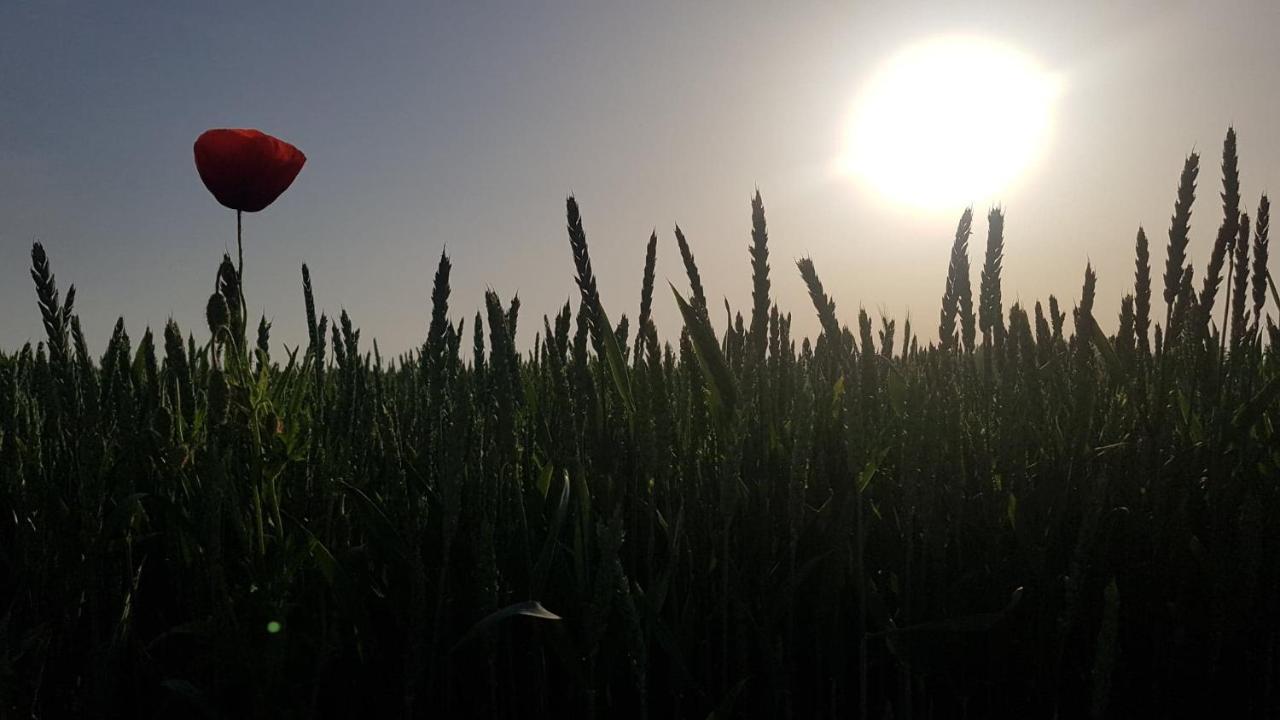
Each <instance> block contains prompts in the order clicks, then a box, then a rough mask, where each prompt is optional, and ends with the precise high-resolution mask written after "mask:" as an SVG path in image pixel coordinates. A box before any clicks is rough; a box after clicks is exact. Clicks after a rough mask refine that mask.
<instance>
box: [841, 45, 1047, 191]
mask: <svg viewBox="0 0 1280 720" xmlns="http://www.w3.org/2000/svg"><path fill="white" fill-rule="evenodd" d="M1060 86H1061V81H1060V80H1059V78H1058V77H1057V76H1056V75H1054V74H1053V73H1050V72H1048V71H1047V70H1045V69H1044V68H1043V67H1042V66H1041V65H1040V64H1039V63H1038V62H1036V60H1035V59H1034V58H1032V57H1030V56H1028V55H1027V54H1026V53H1023V52H1021V51H1020V50H1018V49H1017V48H1014V47H1011V46H1009V45H1005V44H1002V43H1000V42H996V41H993V40H989V39H983V38H976V37H956V36H953V37H940V38H933V39H929V40H925V41H923V42H919V43H916V44H913V45H910V46H907V47H906V48H904V49H903V50H901V51H900V52H898V53H897V54H895V55H894V56H893V57H891V58H890V59H889V60H888V61H887V62H885V63H884V65H882V66H881V67H880V68H878V70H877V71H876V72H875V74H874V75H873V77H872V78H871V79H870V81H869V82H868V83H867V84H866V86H865V87H864V88H862V90H861V91H860V92H859V93H858V96H857V99H856V100H855V102H854V104H853V110H852V112H851V113H850V117H849V121H848V122H847V123H846V126H845V138H844V148H843V151H842V152H841V154H840V156H839V158H838V160H837V167H838V169H839V171H840V173H841V174H843V175H848V176H852V177H854V178H856V179H857V180H858V181H859V182H861V183H864V184H865V185H867V186H869V187H870V188H872V189H874V190H875V191H877V192H879V193H880V194H882V195H883V196H884V197H886V198H888V199H890V200H892V201H894V202H897V203H901V204H903V205H906V206H909V207H913V208H917V209H926V210H941V209H948V210H949V209H953V208H954V207H956V206H957V205H965V204H969V203H973V202H976V201H990V200H994V199H998V198H997V197H996V196H998V195H999V194H1000V193H1002V192H1004V191H1005V190H1006V189H1007V188H1009V187H1010V186H1011V185H1012V184H1013V183H1014V182H1016V181H1017V180H1018V179H1019V178H1020V177H1022V176H1023V175H1024V174H1025V173H1026V171H1027V170H1028V169H1029V168H1031V167H1032V166H1033V165H1034V164H1035V162H1036V161H1037V160H1038V159H1039V157H1040V156H1041V155H1042V154H1043V152H1044V150H1045V147H1046V146H1047V144H1048V141H1049V136H1050V131H1051V129H1052V127H1051V126H1052V120H1053V109H1054V105H1055V102H1056V100H1057V97H1058V95H1059V90H1060Z"/></svg>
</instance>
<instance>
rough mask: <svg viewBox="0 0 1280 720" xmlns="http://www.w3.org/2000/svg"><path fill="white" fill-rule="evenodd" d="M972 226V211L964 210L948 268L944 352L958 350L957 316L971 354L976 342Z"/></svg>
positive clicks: (940, 327) (941, 333)
mask: <svg viewBox="0 0 1280 720" xmlns="http://www.w3.org/2000/svg"><path fill="white" fill-rule="evenodd" d="M972 226H973V208H971V207H970V208H965V210H964V213H962V214H961V215H960V222H959V223H958V224H957V225H956V237H955V241H954V243H953V244H952V246H951V259H950V262H949V263H948V265H947V286H946V289H945V290H944V291H943V293H942V313H941V317H940V318H939V322H938V337H939V340H940V342H941V344H942V347H943V348H944V349H946V348H954V347H956V315H957V314H958V315H959V316H960V324H961V329H962V334H963V336H964V339H965V347H966V348H968V349H970V350H972V349H973V340H974V327H973V325H974V322H973V293H972V290H971V288H970V284H969V234H970V233H971V232H972Z"/></svg>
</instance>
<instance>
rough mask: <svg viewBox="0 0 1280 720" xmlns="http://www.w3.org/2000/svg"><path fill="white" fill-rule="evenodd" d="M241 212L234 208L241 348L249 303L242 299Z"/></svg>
mask: <svg viewBox="0 0 1280 720" xmlns="http://www.w3.org/2000/svg"><path fill="white" fill-rule="evenodd" d="M240 215H241V212H240V211H239V210H236V253H237V255H238V256H239V257H238V260H239V263H240V264H239V265H238V266H237V267H236V279H237V280H239V281H240V328H239V335H240V345H241V347H242V348H243V347H244V345H245V339H246V337H247V335H246V332H247V328H248V327H249V320H248V317H249V303H248V301H246V300H245V299H244V228H243V225H242V224H241V222H240Z"/></svg>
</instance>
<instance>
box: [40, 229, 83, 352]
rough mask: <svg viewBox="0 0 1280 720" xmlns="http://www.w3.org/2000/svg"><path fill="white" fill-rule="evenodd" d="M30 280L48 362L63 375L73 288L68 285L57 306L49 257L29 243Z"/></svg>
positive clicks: (73, 296) (74, 290) (72, 304)
mask: <svg viewBox="0 0 1280 720" xmlns="http://www.w3.org/2000/svg"><path fill="white" fill-rule="evenodd" d="M31 279H32V280H34V281H35V284H36V301H37V303H38V304H39V305H40V317H41V319H42V320H43V321H44V331H45V334H46V335H47V336H48V338H49V361H50V363H51V364H52V365H53V366H54V367H56V368H58V369H59V372H65V371H67V370H68V369H69V368H70V364H69V363H70V359H71V356H70V353H69V352H68V346H67V329H68V327H69V325H68V324H69V323H70V320H71V310H72V307H73V306H74V304H75V299H76V287H75V285H72V286H71V287H69V288H68V289H67V300H66V302H65V303H60V302H59V300H58V284H57V282H55V280H54V276H53V270H52V269H51V268H50V267H49V256H48V255H46V254H45V252H44V246H43V245H41V244H40V243H33V244H32V246H31Z"/></svg>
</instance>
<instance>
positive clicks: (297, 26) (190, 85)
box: [0, 0, 1280, 354]
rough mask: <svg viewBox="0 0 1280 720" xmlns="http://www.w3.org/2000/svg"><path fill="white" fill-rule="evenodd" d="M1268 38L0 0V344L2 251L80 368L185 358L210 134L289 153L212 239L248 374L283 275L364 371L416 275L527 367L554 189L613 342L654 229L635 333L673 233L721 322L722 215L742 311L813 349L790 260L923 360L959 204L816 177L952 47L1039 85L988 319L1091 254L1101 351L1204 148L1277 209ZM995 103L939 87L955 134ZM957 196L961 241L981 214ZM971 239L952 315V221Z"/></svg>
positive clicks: (1074, 18) (1128, 15)
mask: <svg viewBox="0 0 1280 720" xmlns="http://www.w3.org/2000/svg"><path fill="white" fill-rule="evenodd" d="M1278 30H1280V3H1275V2H1257V3H1227V2H1215V3H1208V2H1204V3H1177V2H1107V3H1087V2H1063V3H1055V4H1053V5H1050V4H1037V3H1031V2H1009V3H982V2H965V3H937V4H909V3H896V2H895V3H814V4H805V3H780V2H733V3H710V2H707V3H689V2H670V3H666V2H643V3H636V2H617V3H614V2H554V3H552V2H547V3H540V2H510V3H503V4H499V3H488V2H459V3H454V4H449V5H441V6H428V5H427V4H425V3H419V2H404V3H380V2H360V3H350V4H348V5H347V6H346V7H341V6H340V5H339V4H338V3H329V2H324V3H315V2H305V3H304V2H298V3H283V2H279V3H259V2H218V3H209V2H201V3H185V2H163V3H162V2H90V1H87V0H86V1H84V2H70V1H59V0H38V1H30V2H26V1H23V0H4V2H0V307H2V308H3V312H2V313H0V347H3V348H5V349H6V350H13V349H15V348H16V347H17V346H19V345H20V344H21V343H22V342H24V341H26V340H28V339H31V340H37V339H40V338H41V337H42V332H43V331H42V328H41V325H40V321H39V312H38V310H37V308H36V304H35V294H34V291H33V286H32V283H31V280H30V277H29V275H28V267H29V264H30V257H29V252H30V247H31V243H32V241H33V240H39V241H41V242H43V243H44V245H45V247H46V249H47V250H48V252H49V255H50V257H51V261H52V263H53V267H54V270H55V272H56V273H57V277H58V281H59V283H60V285H61V286H62V288H63V289H64V290H65V288H66V285H67V284H68V283H74V284H75V285H76V287H77V310H78V311H79V314H80V315H81V318H82V321H83V324H84V327H85V330H86V333H87V335H88V337H89V341H90V343H91V345H92V347H93V350H94V352H95V353H97V352H101V350H102V348H103V347H104V344H105V341H106V338H107V336H108V334H109V332H110V329H111V326H112V324H113V323H114V321H115V319H116V317H118V316H121V315H123V316H124V317H125V318H126V324H127V327H128V329H129V331H130V333H131V335H132V336H133V338H134V339H135V340H137V338H139V337H140V336H141V334H142V331H143V329H144V327H145V326H147V325H150V326H151V327H152V328H156V329H158V328H160V327H162V326H163V324H164V322H165V320H166V318H168V317H170V316H172V317H174V318H176V319H177V320H178V322H179V323H180V324H181V325H182V327H183V328H184V330H188V331H194V332H195V334H196V336H197V338H204V337H205V336H206V335H207V330H206V329H205V327H204V320H203V309H204V305H205V302H206V300H207V298H208V294H209V292H210V291H211V289H212V285H213V279H214V273H215V271H216V269H217V264H218V260H219V258H220V257H221V254H222V252H223V251H224V250H225V249H228V248H230V249H231V250H232V251H233V252H234V246H235V220H234V213H233V212H232V211H230V210H226V209H224V208H222V207H221V206H219V205H218V204H217V203H216V202H215V201H214V200H213V199H212V198H211V197H210V196H209V194H208V193H207V192H206V191H205V189H204V187H203V186H202V185H201V183H200V181H199V178H198V177H197V175H196V172H195V169H194V166H193V163H192V155H191V145H192V142H193V141H194V140H195V138H196V136H197V135H198V134H199V133H200V132H201V131H203V130H205V129H206V128H209V127H224V126H231V127H258V128H261V129H263V130H265V131H267V132H270V133H273V134H276V135H279V136H280V137H282V138H284V139H286V140H289V141H290V142H293V143H294V144H296V145H297V146H298V147H300V148H301V149H302V150H303V151H304V152H306V153H307V155H308V158H309V160H308V163H307V166H306V167H305V168H304V169H303V171H302V173H301V175H300V176H299V178H298V180H297V181H296V182H295V183H294V186H293V187H292V188H291V189H290V190H289V192H287V193H286V194H285V195H284V196H283V197H282V198H281V199H280V200H278V201H277V202H276V203H275V204H274V205H273V206H271V207H270V208H268V209H267V210H265V211H264V212H262V213H259V214H256V215H249V216H246V218H245V228H246V247H245V253H246V261H247V267H246V272H245V275H246V277H245V281H246V286H247V292H248V296H249V300H250V304H251V307H252V308H258V309H263V308H265V311H266V313H267V315H268V317H269V318H271V319H273V320H274V323H275V331H274V333H273V339H274V340H275V341H276V347H277V348H278V347H279V345H278V343H279V342H285V343H288V344H289V345H294V344H297V343H298V342H299V341H300V340H301V339H302V338H303V337H304V336H305V329H304V324H305V323H304V312H303V303H302V288H301V279H300V276H299V266H300V264H301V263H303V262H307V263H308V264H309V265H310V267H311V271H312V274H313V279H314V282H315V287H316V293H317V303H318V304H319V305H320V307H321V308H322V309H324V310H326V311H328V312H329V313H330V314H335V313H337V312H338V311H339V310H340V309H342V308H345V309H346V310H347V311H348V312H349V313H350V314H351V316H352V318H353V320H354V321H355V322H356V324H357V325H359V326H361V327H362V328H363V336H364V337H365V338H377V339H378V340H379V344H380V347H381V348H382V350H383V352H384V354H388V353H398V352H401V351H404V350H406V349H409V348H411V347H415V346H416V345H417V344H419V343H420V342H421V339H422V338H423V337H425V334H426V326H427V322H428V320H429V316H430V291H431V287H430V284H431V276H432V273H433V271H434V269H435V264H436V261H437V259H438V257H439V254H440V252H441V249H442V248H443V247H445V246H447V247H448V252H449V254H450V256H451V257H452V258H453V262H454V275H453V296H452V302H451V306H452V315H453V316H454V318H455V319H457V318H459V317H462V316H463V315H465V316H467V317H468V318H470V317H471V316H472V315H473V314H474V312H475V310H476V309H477V308H478V307H479V306H480V305H481V304H482V302H483V292H484V289H485V288H486V287H492V288H494V289H495V290H496V291H497V292H498V293H499V294H500V295H501V296H502V298H503V299H504V300H508V299H509V298H510V297H511V295H513V294H514V293H516V292H518V293H519V295H520V299H521V301H522V303H523V310H522V312H521V317H522V318H523V319H524V322H522V323H521V325H522V329H521V332H520V342H521V344H522V345H524V346H526V347H527V346H528V345H530V344H531V343H532V340H533V336H534V332H535V331H536V330H537V329H538V328H540V326H541V323H540V321H538V319H539V318H540V316H541V315H542V314H543V313H551V312H553V311H555V310H556V309H557V308H558V307H560V306H561V305H562V304H563V303H564V301H565V300H566V299H567V298H569V297H571V296H572V295H573V294H574V293H575V292H576V290H575V287H574V285H573V282H572V275H573V265H572V262H571V256H570V252H569V246H568V242H567V238H566V234H565V230H564V198H565V196H566V195H567V194H569V193H574V194H576V196H577V198H578V200H579V202H580V203H581V205H582V209H583V216H584V221H585V226H586V230H587V236H588V239H589V242H590V247H591V252H592V259H593V261H594V264H595V269H596V273H597V275H598V277H599V281H600V287H601V292H602V295H603V299H604V302H605V306H606V307H607V308H608V310H609V313H610V315H611V316H613V317H614V318H617V317H618V316H620V315H622V314H623V313H626V314H628V315H630V316H632V318H633V320H634V316H635V313H636V311H637V306H638V302H639V287H640V279H641V270H642V266H643V257H644V243H645V241H646V240H647V239H648V236H649V232H650V230H651V229H654V228H656V229H657V231H658V235H659V239H660V244H659V262H658V278H659V283H660V285H659V288H658V290H657V300H656V302H655V316H656V319H657V322H658V325H659V331H660V332H661V333H663V334H664V335H665V336H666V337H668V338H669V337H672V334H673V333H674V332H675V330H676V328H677V327H678V324H677V323H678V320H677V318H678V312H677V310H676V308H675V306H674V301H673V300H672V299H671V298H670V297H669V295H668V293H667V292H666V289H665V283H664V282H663V281H664V280H665V279H667V278H669V279H671V280H672V281H674V282H675V284H676V285H677V287H679V288H681V289H684V288H687V282H686V281H685V280H684V276H683V270H682V268H681V266H680V263H679V256H678V253H677V251H676V246H675V240H674V237H673V233H672V228H673V225H674V224H675V223H677V222H678V223H680V225H681V227H682V228H683V230H684V231H685V233H686V235H687V236H688V238H689V240H690V242H691V244H692V246H693V250H694V253H695V254H696V256H697V259H698V262H699V265H700V267H701V270H702V276H703V279H704V282H705V284H706V287H707V292H708V295H709V296H710V297H711V300H712V305H713V308H714V307H719V306H720V305H721V304H722V303H721V301H720V298H722V297H728V299H729V301H730V302H731V303H732V304H733V305H734V306H735V308H742V309H743V310H744V311H745V310H746V309H748V308H749V303H750V269H749V266H748V256H747V253H746V246H747V243H748V241H749V231H750V206H749V198H750V195H751V193H752V192H753V190H754V189H755V188H756V187H759V188H760V190H761V192H762V194H763V197H764V201H765V207H766V212H767V215H768V221H769V231H770V241H771V244H770V250H771V257H772V265H773V287H774V292H775V296H776V298H777V299H778V301H779V302H780V304H781V305H782V307H783V308H784V310H786V309H789V310H790V311H792V313H793V314H794V315H795V318H796V320H795V324H796V327H797V328H798V329H799V330H800V331H801V332H803V333H805V334H811V333H813V332H814V331H816V329H817V322H816V320H815V319H814V317H813V312H812V307H811V305H810V304H809V302H808V299H807V297H806V296H805V294H804V291H803V286H802V283H801V281H800V278H799V276H798V273H797V272H796V271H795V266H794V263H793V260H794V259H796V258H799V257H802V256H804V255H812V257H813V259H814V261H815V263H816V265H817V268H818V272H819V274H820V275H821V277H822V279H823V281H824V283H825V284H826V286H827V289H828V292H830V293H831V294H832V295H833V296H834V299H835V301H836V303H837V310H838V313H839V315H840V317H841V320H842V321H843V322H845V323H848V324H850V325H853V324H854V323H855V321H856V314H855V313H856V311H857V308H858V307H859V306H864V307H866V308H867V309H868V310H869V311H871V312H872V313H873V314H874V313H876V312H880V311H883V312H886V313H888V314H890V315H893V316H897V317H899V318H901V317H903V316H905V315H906V314H907V313H908V312H910V314H911V316H912V318H913V325H914V326H915V327H916V328H917V329H918V330H919V331H920V333H921V334H922V336H923V337H924V339H931V338H932V337H933V336H934V335H935V334H936V327H937V315H938V307H939V297H940V296H941V293H942V289H943V284H944V280H945V275H946V267H947V257H948V252H949V248H950V242H951V236H952V234H953V232H954V228H955V222H956V219H957V218H958V216H959V214H960V212H961V210H962V209H963V204H958V205H957V206H956V207H954V208H949V209H947V210H946V211H941V210H940V211H938V212H920V211H917V210H910V209H907V208H903V207H900V206H896V205H894V204H891V203H886V202H884V201H883V199H881V198H879V197H877V196H875V195H874V194H872V193H869V192H867V190H866V189H865V188H863V187H861V186H859V185H857V184H856V183H854V182H852V181H849V180H845V179H840V178H835V177H833V176H832V175H831V173H830V172H829V168H830V166H831V164H832V161H833V159H834V158H835V157H836V155H837V154H838V153H839V152H840V150H841V144H842V141H843V140H842V138H843V134H844V125H845V123H846V118H847V116H848V111H849V108H850V104H851V102H852V100H853V99H854V97H855V96H856V94H857V92H858V89H859V87H860V86H861V85H862V84H863V83H865V82H867V80H868V79H869V77H870V73H871V72H872V71H873V70H874V69H875V68H876V66H877V64H879V63H881V62H883V60H884V59H885V58H886V57H888V56H889V55H891V54H892V53H893V52H894V51H895V50H897V49H899V48H901V47H902V46H904V45H907V44H909V43H911V42H914V41H918V40H920V39H923V38H927V37H929V36H932V35H937V34H944V33H957V32H963V33H968V34H971V35H973V34H976V35H984V36H989V37H991V38H993V39H997V40H999V41H1001V42H1004V43H1008V44H1012V45H1015V46H1017V47H1019V48H1021V49H1022V50H1023V51H1025V52H1027V53H1029V54H1031V55H1033V56H1034V57H1036V58H1037V59H1038V60H1039V61H1040V63H1041V64H1043V65H1044V66H1045V67H1046V68H1048V69H1050V70H1052V71H1053V72H1055V73H1059V74H1060V75H1061V77H1062V78H1063V80H1064V89H1063V95H1062V97H1061V99H1060V101H1059V105H1058V107H1057V111H1056V113H1055V117H1054V128H1053V131H1052V134H1051V138H1050V142H1049V145H1048V147H1047V148H1046V150H1045V152H1044V154H1043V158H1042V159H1041V161H1040V162H1039V163H1037V165H1036V166H1035V167H1034V168H1032V169H1031V170H1030V171H1029V172H1028V173H1027V174H1026V175H1025V176H1024V177H1023V178H1022V179H1021V180H1020V181H1019V182H1018V183H1017V184H1016V185H1015V186H1012V187H1009V188H1007V189H1006V191H1005V192H1003V193H1002V194H1001V196H1000V197H999V198H998V200H999V201H1000V202H1001V203H1002V204H1003V205H1004V207H1005V208H1006V212H1007V222H1006V260H1005V273H1004V278H1005V280H1004V298H1005V303H1006V307H1007V305H1008V304H1009V303H1011V302H1012V301H1013V300H1016V299H1022V300H1023V301H1025V302H1031V301H1034V300H1035V299H1043V298H1047V296H1048V294H1049V293H1056V294H1057V295H1058V297H1059V298H1060V300H1062V301H1063V304H1064V305H1065V306H1068V307H1069V306H1070V305H1071V304H1072V303H1073V302H1074V301H1075V299H1076V298H1077V297H1078V295H1079V288H1080V282H1081V277H1082V275H1083V270H1084V266H1085V262H1086V260H1088V259H1091V260H1092V261H1093V263H1094V266H1095V267H1096V268H1097V269H1098V272H1099V283H1098V293H1099V294H1098V306H1097V307H1098V310H1097V311H1096V312H1097V313H1098V315H1099V317H1101V318H1104V325H1105V324H1107V323H1106V322H1105V319H1106V318H1110V317H1114V314H1115V312H1116V311H1117V310H1118V307H1119V298H1120V296H1121V294H1122V293H1124V292H1126V291H1127V290H1128V289H1129V288H1130V286H1131V284H1132V275H1133V239H1134V234H1135V231H1136V230H1137V227H1138V225H1139V224H1140V223H1141V224H1144V225H1145V226H1146V228H1147V231H1148V235H1149V236H1150V237H1151V239H1152V243H1153V249H1152V265H1153V267H1155V266H1160V265H1162V264H1163V261H1164V252H1163V244H1164V242H1165V239H1166V233H1167V229H1168V223H1169V214H1170V212H1171V210H1172V207H1173V200H1174V190H1175V188H1176V184H1177V176H1178V171H1179V170H1180V168H1181V165H1182V161H1183V158H1184V157H1185V155H1186V154H1187V153H1188V152H1189V151H1191V150H1193V149H1196V150H1199V151H1200V152H1201V153H1202V165H1201V167H1202V169H1201V175H1200V179H1201V183H1200V185H1201V193H1200V196H1199V199H1198V202H1197V205H1196V213H1195V215H1194V216H1193V218H1192V232H1193V250H1192V258H1193V260H1194V261H1195V262H1196V263H1197V266H1198V267H1197V270H1198V271H1199V270H1200V268H1202V267H1203V261H1204V258H1205V257H1206V256H1207V254H1208V247H1209V244H1210V243H1211V241H1212V238H1213V235H1214V233H1215V231H1216V228H1217V225H1218V223H1219V221H1220V214H1221V211H1220V205H1219V203H1218V200H1217V197H1216V195H1217V191H1218V187H1219V185H1218V184H1219V182H1220V177H1219V172H1218V156H1219V153H1220V148H1221V143H1222V138H1223V135H1224V133H1225V131H1226V128H1227V126H1228V125H1229V124H1234V126H1235V127H1236V129H1237V132H1238V133H1239V136H1240V151H1241V186H1242V193H1243V196H1244V198H1245V202H1244V206H1245V208H1247V209H1248V210H1250V211H1251V212H1252V210H1253V209H1254V208H1255V207H1256V204H1257V200H1258V195H1259V193H1261V192H1264V191H1266V190H1268V189H1271V190H1273V191H1274V190H1276V188H1280V93H1277V92H1276V88H1277V85H1276V81H1277V78H1278V77H1280V74H1278V73H1277V68H1280V43H1277V42H1276V32H1277V31H1278ZM996 92H999V88H998V87H991V86H990V83H985V82H984V79H983V78H979V77H975V78H973V79H972V87H971V97H972V103H973V105H974V107H979V106H981V104H982V103H983V102H984V97H990V94H991V93H996ZM956 112H964V109H963V108H959V109H956ZM974 200H975V201H978V202H979V206H978V207H977V208H976V209H977V210H978V211H979V213H980V214H985V210H986V206H985V203H986V202H989V200H987V199H978V198H975V199H974ZM975 231H976V232H975V238H974V242H973V243H972V245H973V249H971V259H972V260H973V262H974V272H973V278H974V282H975V286H976V282H977V277H978V273H977V270H978V267H977V264H978V262H980V254H981V247H982V244H983V241H982V238H983V237H985V222H981V223H976V224H975ZM1157 247H1158V249H1157ZM1156 272H1157V273H1158V272H1159V270H1158V269H1157V270H1156ZM1200 274H1201V273H1200V272H1197V278H1199V276H1200ZM575 305H576V299H575ZM256 312H257V311H256V310H255V316H256ZM1153 314H1154V315H1158V316H1162V315H1163V313H1153ZM713 320H714V321H715V322H716V324H717V326H718V327H721V328H722V327H723V314H716V313H713ZM1111 324H1112V325H1114V321H1112V323H1111ZM468 326H470V321H468Z"/></svg>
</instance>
